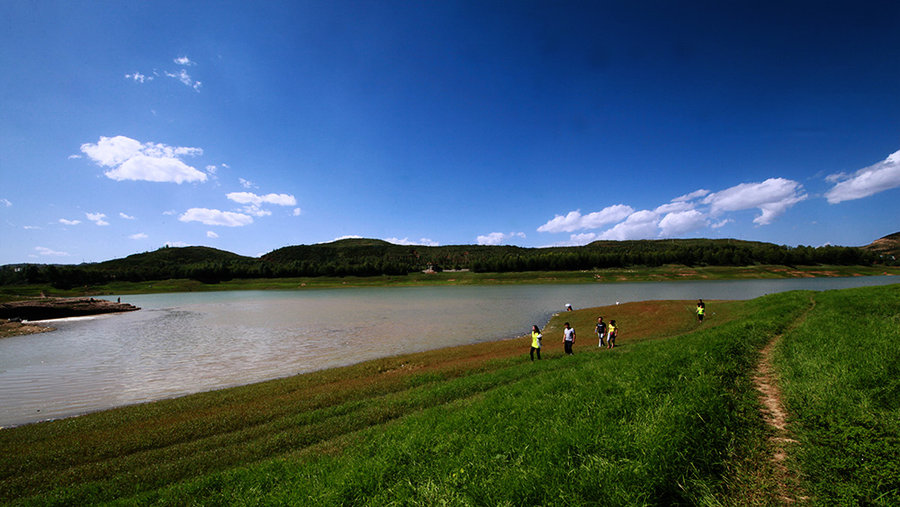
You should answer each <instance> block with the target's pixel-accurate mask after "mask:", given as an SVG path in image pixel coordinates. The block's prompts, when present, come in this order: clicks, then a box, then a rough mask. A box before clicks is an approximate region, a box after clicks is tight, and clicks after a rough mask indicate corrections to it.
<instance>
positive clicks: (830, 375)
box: [776, 285, 900, 505]
mask: <svg viewBox="0 0 900 507" xmlns="http://www.w3.org/2000/svg"><path fill="white" fill-rule="evenodd" d="M816 303H817V304H816V309H815V311H814V312H812V313H811V314H810V316H809V318H808V319H806V320H805V321H804V323H803V325H802V326H800V327H799V328H797V329H796V330H794V331H792V332H791V333H789V334H788V335H786V336H785V337H784V340H783V341H782V343H781V346H780V347H779V349H778V355H777V356H776V360H777V365H778V367H779V369H780V370H781V371H782V377H783V379H782V383H783V387H782V390H783V392H784V395H785V398H786V403H787V406H788V408H789V409H790V411H791V412H793V413H794V414H796V420H795V424H794V425H793V429H794V433H795V435H796V438H797V440H799V442H800V443H799V444H798V445H797V446H796V450H795V455H796V457H797V460H798V461H799V464H800V468H801V470H802V471H803V472H804V474H805V475H806V477H807V479H808V482H809V491H808V493H809V494H810V495H811V496H812V497H813V498H814V499H815V500H816V501H817V503H821V504H825V505H838V504H840V505H860V504H862V505H872V504H880V505H898V504H900V460H898V456H900V347H898V343H900V285H892V286H887V287H875V288H868V289H852V290H844V291H836V292H832V291H829V292H824V293H821V294H819V295H817V297H816Z"/></svg>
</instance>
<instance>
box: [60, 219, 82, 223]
mask: <svg viewBox="0 0 900 507" xmlns="http://www.w3.org/2000/svg"><path fill="white" fill-rule="evenodd" d="M59 223H61V224H63V225H78V224H80V223H81V220H66V219H65V218H60V219H59Z"/></svg>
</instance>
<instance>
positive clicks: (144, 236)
mask: <svg viewBox="0 0 900 507" xmlns="http://www.w3.org/2000/svg"><path fill="white" fill-rule="evenodd" d="M128 237H129V238H131V239H147V237H148V236H147V235H146V234H144V233H143V232H139V233H137V234H132V235H131V236H128Z"/></svg>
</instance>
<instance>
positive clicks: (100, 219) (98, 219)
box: [84, 213, 109, 225]
mask: <svg viewBox="0 0 900 507" xmlns="http://www.w3.org/2000/svg"><path fill="white" fill-rule="evenodd" d="M84 215H85V216H86V217H87V219H88V220H90V221H91V222H94V223H95V224H97V225H109V222H107V221H106V215H104V214H103V213H85V214H84Z"/></svg>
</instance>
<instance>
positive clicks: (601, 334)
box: [595, 317, 606, 349]
mask: <svg viewBox="0 0 900 507" xmlns="http://www.w3.org/2000/svg"><path fill="white" fill-rule="evenodd" d="M595 330H596V331H597V340H598V342H599V343H598V344H597V346H598V347H600V348H601V349H602V348H603V346H604V345H606V344H605V343H603V340H604V338H606V322H603V317H597V327H596V329H595Z"/></svg>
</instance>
